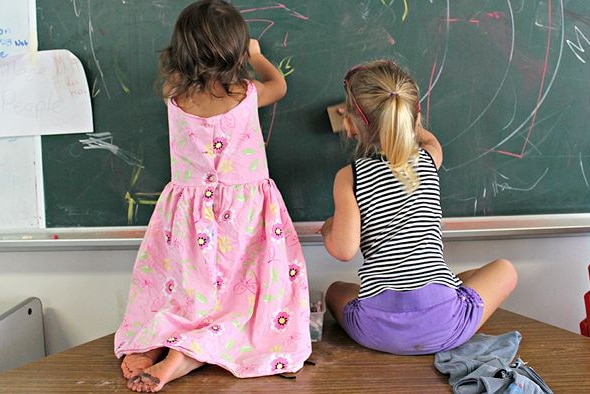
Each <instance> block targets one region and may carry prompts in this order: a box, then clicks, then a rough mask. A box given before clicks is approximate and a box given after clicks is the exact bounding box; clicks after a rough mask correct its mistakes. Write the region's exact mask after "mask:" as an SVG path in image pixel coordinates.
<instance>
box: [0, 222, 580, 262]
mask: <svg viewBox="0 0 590 394" xmlns="http://www.w3.org/2000/svg"><path fill="white" fill-rule="evenodd" d="M321 225H322V222H299V223H295V229H296V231H297V234H298V236H299V239H300V241H301V243H302V244H303V245H304V246H306V245H322V244H323V241H322V237H321V235H320V234H319V229H320V228H321ZM442 227H443V228H442V230H443V240H444V241H445V242H451V241H468V240H482V239H514V238H540V237H556V236H575V235H579V234H585V233H590V214H560V215H524V216H490V217H468V218H467V217H461V218H444V219H443V226H442ZM145 229H146V227H145V226H137V227H76V228H54V229H34V230H15V229H13V230H0V253H1V252H15V251H24V252H27V251H43V250H48V251H62V250H63V251H67V250H131V249H137V248H138V247H139V244H140V243H141V240H142V238H143V236H144V233H145Z"/></svg>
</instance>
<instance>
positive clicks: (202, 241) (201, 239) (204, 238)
mask: <svg viewBox="0 0 590 394" xmlns="http://www.w3.org/2000/svg"><path fill="white" fill-rule="evenodd" d="M210 244H211V238H210V237H209V235H207V234H206V233H205V232H199V233H197V246H198V247H199V248H201V249H207V248H209V245H210Z"/></svg>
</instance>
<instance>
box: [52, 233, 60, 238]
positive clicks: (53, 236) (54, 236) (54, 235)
mask: <svg viewBox="0 0 590 394" xmlns="http://www.w3.org/2000/svg"><path fill="white" fill-rule="evenodd" d="M51 239H59V236H58V235H57V234H53V235H52V236H51Z"/></svg>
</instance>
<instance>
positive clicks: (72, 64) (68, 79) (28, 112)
mask: <svg viewBox="0 0 590 394" xmlns="http://www.w3.org/2000/svg"><path fill="white" fill-rule="evenodd" d="M93 130H94V127H93V122H92V106H91V102H90V91H89V88H88V82H87V81H86V74H85V72H84V68H83V67H82V63H81V62H80V60H79V59H78V58H77V57H76V56H75V55H74V54H72V53H71V52H70V51H68V50H65V49H57V50H49V51H40V52H27V53H24V54H19V55H15V56H11V57H9V58H7V59H0V137H19V136H28V135H29V136H30V135H48V134H73V133H89V132H92V131H93Z"/></svg>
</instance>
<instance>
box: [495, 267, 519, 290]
mask: <svg viewBox="0 0 590 394" xmlns="http://www.w3.org/2000/svg"><path fill="white" fill-rule="evenodd" d="M494 263H495V264H497V265H498V267H499V269H501V270H502V272H503V275H502V278H503V279H504V280H503V282H504V286H505V289H506V290H507V292H508V293H511V292H512V291H513V290H514V289H515V288H516V285H517V284H518V272H516V268H514V265H513V264H512V263H511V262H510V261H509V260H506V259H498V260H495V261H494Z"/></svg>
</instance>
